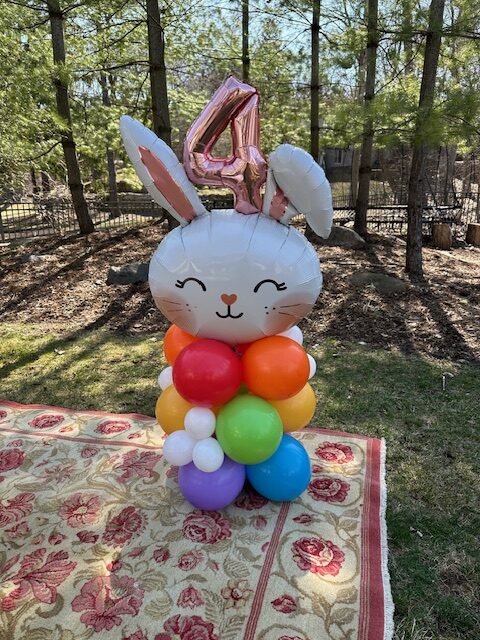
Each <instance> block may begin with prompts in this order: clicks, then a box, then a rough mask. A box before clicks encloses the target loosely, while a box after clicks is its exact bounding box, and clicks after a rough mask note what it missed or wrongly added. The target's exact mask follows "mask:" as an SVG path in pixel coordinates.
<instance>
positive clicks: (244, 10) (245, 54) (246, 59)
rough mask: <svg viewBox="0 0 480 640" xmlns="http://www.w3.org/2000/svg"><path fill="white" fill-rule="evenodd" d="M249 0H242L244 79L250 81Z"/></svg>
mask: <svg viewBox="0 0 480 640" xmlns="http://www.w3.org/2000/svg"><path fill="white" fill-rule="evenodd" d="M248 3H249V0H242V80H243V81H244V82H249V80H250V49H249V41H248V27H249V15H248V9H249V6H248Z"/></svg>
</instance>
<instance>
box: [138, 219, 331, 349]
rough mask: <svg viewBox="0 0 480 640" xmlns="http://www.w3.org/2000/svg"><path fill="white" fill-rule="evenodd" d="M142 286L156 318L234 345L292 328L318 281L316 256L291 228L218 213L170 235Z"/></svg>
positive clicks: (306, 307) (315, 292)
mask: <svg viewBox="0 0 480 640" xmlns="http://www.w3.org/2000/svg"><path fill="white" fill-rule="evenodd" d="M149 283H150V290H151V292H152V295H153V298H154V300H155V302H156V304H157V306H158V308H159V309H160V311H162V313H163V314H164V315H165V316H166V317H167V318H168V319H169V320H171V321H172V322H175V324H176V325H177V326H179V327H180V328H181V329H183V330H184V331H186V332H187V333H189V334H190V335H194V336H198V337H200V338H211V339H213V340H220V341H222V342H227V343H228V344H239V343H247V342H253V341H254V340H260V338H265V336H274V335H278V334H279V333H281V332H282V331H286V330H287V329H288V328H289V327H290V326H291V324H292V322H294V323H295V324H298V322H300V320H301V319H302V318H304V317H305V316H306V315H307V313H308V312H309V311H310V310H311V308H312V307H313V305H314V304H315V301H316V299H317V297H318V294H319V293H320V289H321V286H322V275H321V272H320V265H319V262H318V256H317V254H316V252H315V249H314V248H313V247H312V245H311V244H310V243H309V242H308V241H307V240H306V238H305V236H304V235H302V234H300V233H299V232H298V231H297V230H296V229H294V228H293V227H286V226H285V225H283V224H280V223H279V222H277V221H276V220H274V219H273V218H267V217H266V216H264V215H258V214H251V215H243V214H242V213H237V212H236V211H232V210H228V211H227V210H225V211H212V212H211V213H210V214H208V215H206V216H199V217H197V218H195V219H194V220H192V222H191V223H190V224H189V225H187V226H186V227H177V228H176V229H174V230H173V231H171V232H170V233H169V234H168V235H167V236H166V237H165V238H164V239H163V240H162V242H161V243H160V245H159V247H158V249H157V250H156V251H155V253H154V255H153V256H152V259H151V260H150V268H149Z"/></svg>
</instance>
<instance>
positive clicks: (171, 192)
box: [138, 147, 195, 222]
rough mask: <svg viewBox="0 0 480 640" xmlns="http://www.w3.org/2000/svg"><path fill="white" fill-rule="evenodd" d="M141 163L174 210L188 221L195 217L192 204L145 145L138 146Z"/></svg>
mask: <svg viewBox="0 0 480 640" xmlns="http://www.w3.org/2000/svg"><path fill="white" fill-rule="evenodd" d="M138 150H139V152H140V157H141V158H142V162H143V164H144V165H145V166H146V167H147V170H148V173H149V174H150V175H151V177H152V180H153V184H154V185H155V186H156V188H157V189H158V190H159V191H160V193H161V194H162V196H163V197H164V198H165V200H167V201H168V203H169V204H170V206H171V207H172V208H173V209H175V211H176V212H177V213H178V214H179V215H181V216H182V218H185V220H187V221H188V222H190V221H191V220H193V218H195V211H194V209H193V205H192V203H191V202H190V200H189V199H188V198H187V196H186V195H185V194H184V192H183V191H182V189H181V188H180V187H179V186H178V184H177V183H176V182H175V180H174V178H173V176H172V175H171V174H170V172H169V171H168V169H167V168H166V166H165V165H164V164H163V162H162V161H161V160H160V159H159V158H157V156H156V155H155V154H154V153H152V152H151V151H150V149H147V148H146V147H138Z"/></svg>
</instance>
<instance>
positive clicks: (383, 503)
mask: <svg viewBox="0 0 480 640" xmlns="http://www.w3.org/2000/svg"><path fill="white" fill-rule="evenodd" d="M386 453H387V448H386V444H385V439H384V438H382V440H381V446H380V526H381V536H382V578H383V593H384V606H385V628H384V633H383V637H384V640H392V638H393V633H394V625H393V613H394V610H395V606H394V604H393V598H392V590H391V586H390V573H389V571H388V537H387V521H386V510H387V484H386V479H385V462H386Z"/></svg>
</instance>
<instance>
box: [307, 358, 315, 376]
mask: <svg viewBox="0 0 480 640" xmlns="http://www.w3.org/2000/svg"><path fill="white" fill-rule="evenodd" d="M307 355H308V362H309V363H310V374H309V376H308V379H309V380H311V379H312V378H313V376H314V375H315V371H316V370H317V363H316V361H315V358H313V357H312V356H311V355H310V354H309V353H308V354H307Z"/></svg>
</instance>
